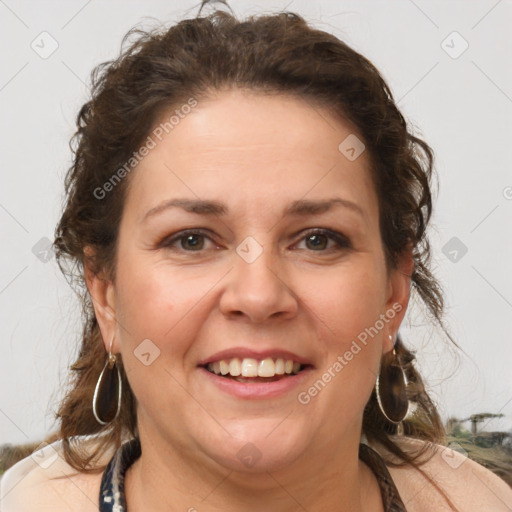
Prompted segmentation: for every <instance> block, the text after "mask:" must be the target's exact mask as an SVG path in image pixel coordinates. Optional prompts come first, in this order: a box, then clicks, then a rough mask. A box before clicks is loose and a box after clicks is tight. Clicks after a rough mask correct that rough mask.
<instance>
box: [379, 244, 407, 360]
mask: <svg viewBox="0 0 512 512" xmlns="http://www.w3.org/2000/svg"><path fill="white" fill-rule="evenodd" d="M413 270H414V258H413V256H412V247H411V245H409V246H408V247H407V249H404V250H403V251H402V253H401V254H400V255H399V257H398V261H397V266H396V268H393V269H391V270H390V272H389V276H388V289H387V299H386V304H385V312H384V314H385V315H386V317H387V318H388V319H389V320H388V322H387V323H386V327H385V329H384V339H383V342H382V353H383V354H384V353H386V352H389V351H391V350H393V343H394V341H395V339H396V336H397V333H398V329H399V327H400V325H401V323H402V320H403V319H404V316H405V312H406V311H407V305H408V304H409V297H410V292H411V276H412V273H413ZM390 336H391V339H390Z"/></svg>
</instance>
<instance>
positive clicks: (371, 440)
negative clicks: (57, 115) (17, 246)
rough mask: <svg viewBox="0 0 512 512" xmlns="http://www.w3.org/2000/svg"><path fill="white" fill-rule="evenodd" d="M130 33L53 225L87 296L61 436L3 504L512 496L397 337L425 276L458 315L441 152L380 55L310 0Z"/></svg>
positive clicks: (87, 123) (91, 105) (13, 474)
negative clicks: (439, 229) (435, 232)
mask: <svg viewBox="0 0 512 512" xmlns="http://www.w3.org/2000/svg"><path fill="white" fill-rule="evenodd" d="M134 33H135V34H138V35H139V37H138V39H137V40H136V41H135V42H134V43H133V44H132V45H131V46H130V47H129V48H127V49H126V50H125V51H124V53H122V55H121V56H120V57H119V58H118V59H117V60H115V61H112V62H110V63H106V64H104V65H101V66H99V67H98V68H97V69H96V70H95V71H94V72H93V82H94V87H93V96H92V99H91V101H89V102H88V103H86V104H85V105H84V106H83V107H82V109H81V111H80V113H79V116H78V120H77V126H78V130H77V133H76V134H75V137H74V139H75V142H76V147H75V159H74V163H73V166H72V167H71V169H70V171H69V174H68V176H67V180H66V192H67V202H66V205H65V209H64V213H63V215H62V218H61V220H60V222H59V225H58V227H57V230H56V240H55V247H56V250H57V256H58V258H59V261H60V264H61V268H62V269H63V271H64V272H65V273H66V275H68V276H70V278H77V279H78V284H79V285H80V284H81V285H82V288H81V290H82V292H83V300H84V313H85V321H84V330H83V336H82V346H81V351H80V355H79V358H78V360H77V361H76V363H75V364H74V365H73V366H72V369H73V371H74V374H75V380H74V382H73V386H72V389H71V390H70V392H69V393H68V394H67V396H66V397H65V399H64V401H63V403H62V405H61V408H60V411H59V418H60V422H61V423H60V426H61V430H60V438H61V439H60V441H58V442H55V443H53V444H52V445H50V446H46V447H45V448H43V449H42V450H39V451H38V452H36V453H35V454H34V455H33V457H32V458H28V459H25V460H24V461H22V462H20V463H19V464H17V465H16V466H14V467H13V468H11V470H9V471H8V472H7V473H6V475H5V476H4V479H3V482H2V485H3V486H4V488H5V489H8V491H9V492H8V493H7V494H6V492H7V491H5V492H4V493H3V495H4V496H5V498H4V499H3V504H4V506H5V510H13V511H14V510H16V511H18V510H19V511H23V510H31V509H32V508H33V507H32V506H33V504H35V503H37V504H38V509H39V510H42V509H44V510H46V509H47V510H52V511H59V510H69V509H70V508H71V509H72V510H98V509H99V510H100V511H118V512H119V511H124V510H129V511H130V512H136V511H138V510H151V511H159V510H166V511H169V510H188V511H195V510H197V511H201V512H202V511H218V510H223V511H224V510H243V511H253V510H254V511H256V510H258V511H260V510H265V511H276V512H277V511H296V510H305V511H310V512H313V511H319V510H333V511H334V510H335V511H351V512H360V511H405V510H407V511H408V512H418V511H426V510H436V511H438V510H459V511H473V510H475V511H476V510H478V511H481V510H493V511H498V510H510V508H511V507H512V491H511V490H510V489H509V488H508V486H507V485H506V484H505V483H504V482H502V481H501V480H500V479H499V478H498V477H497V476H495V475H493V474H492V473H491V472H489V471H488V470H486V469H485V468H483V467H482V466H479V465H478V464H476V463H475V462H473V461H471V460H469V459H466V458H464V457H463V456H462V455H461V454H458V453H457V452H455V451H453V450H451V449H450V448H447V447H445V446H443V443H445V437H444V430H443V426H442V423H441V420H440V417H439V415H438V413H437V411H436V408H435V405H434V404H433V403H432V402H431V400H430V398H429V397H428V394H427V393H426V391H425V389H424V386H423V384H422V379H421V377H420V375H419V373H418V371H417V370H416V369H415V367H414V365H413V361H414V355H413V354H412V352H411V351H410V350H408V349H407V348H406V344H405V343H404V342H403V341H402V339H401V337H400V336H399V334H398V332H399V328H400V324H401V322H402V320H403V318H404V315H405V312H406V310H407V305H408V302H409V298H410V296H411V293H416V294H418V296H419V298H420V299H421V300H422V301H423V302H424V304H425V306H426V308H427V311H428V312H429V313H431V314H432V315H433V317H434V318H435V319H437V321H438V322H439V323H440V325H441V326H442V311H443V301H442V295H441V291H440V288H439V286H438V283H437V282H436V280H435V279H434V277H433V275H432V274H431V273H430V271H429V265H428V263H429V244H428V238H427V236H426V228H427V225H428V222H429V219H430V216H431V191H430V186H431V174H432V152H431V149H430V148H429V146H428V145H427V144H426V143H425V142H423V141H422V140H420V139H418V138H416V137H414V136H413V135H412V134H411V133H409V132H408V127H407V125H406V123H405V121H404V119H403V117H402V115H401V114H400V112H399V111H398V110H397V108H396V106H395V104H394V101H393V97H392V95H391V92H390V91H389V89H388V87H387V85H386V84H385V82H384V81H383V79H382V78H381V76H380V75H379V73H378V71H377V70H376V69H375V68H374V67H373V65H372V64H371V63H370V62H369V61H368V60H366V59H365V58H364V57H362V56H361V55H359V54H358V53H356V52H355V51H354V50H352V49H350V48H349V47H348V46H346V45H345V44H344V43H343V42H341V41H339V40H338V39H337V38H335V37H334V36H332V35H330V34H327V33H325V32H322V31H319V30H315V29H313V28H311V27H309V26H308V25H307V24H306V22H305V21H304V20H303V19H302V18H301V17H300V16H298V15H296V14H293V13H281V14H276V15H269V16H261V17H254V18H251V19H249V20H247V21H245V22H239V21H237V20H236V19H235V18H233V17H231V16H230V15H228V14H226V13H223V12H220V13H217V14H216V15H213V16H210V17H207V18H196V19H192V20H184V21H182V22H180V23H178V24H177V25H176V26H174V27H171V28H170V29H169V30H168V31H166V32H162V33H158V32H156V31H155V32H153V33H141V32H134ZM38 459H39V460H38ZM45 507H46V508H45Z"/></svg>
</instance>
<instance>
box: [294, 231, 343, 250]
mask: <svg viewBox="0 0 512 512" xmlns="http://www.w3.org/2000/svg"><path fill="white" fill-rule="evenodd" d="M301 240H305V241H306V248H307V249H309V250H311V251H315V252H328V251H330V250H340V249H350V248H351V247H352V245H351V243H350V240H349V239H348V238H347V237H346V236H344V235H342V234H341V233H338V232H336V231H331V230H330V229H314V230H311V231H309V232H307V233H306V235H305V236H303V238H302V239H301ZM329 241H333V242H334V247H328V244H329Z"/></svg>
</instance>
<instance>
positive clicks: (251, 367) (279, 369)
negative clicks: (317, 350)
mask: <svg viewBox="0 0 512 512" xmlns="http://www.w3.org/2000/svg"><path fill="white" fill-rule="evenodd" d="M207 368H208V370H209V371H211V372H213V373H215V374H216V375H230V376H232V377H240V376H241V377H274V376H275V375H284V374H285V373H286V374H288V375H289V374H297V373H299V371H300V369H301V364H300V363H298V362H297V361H293V360H292V359H283V358H277V359H276V360H274V359H272V358H271V357H267V358H265V359H262V360H257V359H254V358H252V357H246V358H244V359H242V360H240V359H239V358H238V357H235V358H233V359H230V360H227V359H222V360H220V361H215V362H214V363H208V366H207Z"/></svg>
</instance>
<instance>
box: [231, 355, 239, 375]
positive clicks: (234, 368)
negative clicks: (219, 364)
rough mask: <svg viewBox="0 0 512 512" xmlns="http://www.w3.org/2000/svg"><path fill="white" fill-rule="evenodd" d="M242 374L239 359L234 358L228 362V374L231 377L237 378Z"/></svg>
mask: <svg viewBox="0 0 512 512" xmlns="http://www.w3.org/2000/svg"><path fill="white" fill-rule="evenodd" d="M241 373H242V367H241V366H240V359H238V358H237V357H235V359H231V361H230V362H229V374H230V375H232V376H233V377H238V376H239V375H240V374H241Z"/></svg>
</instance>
